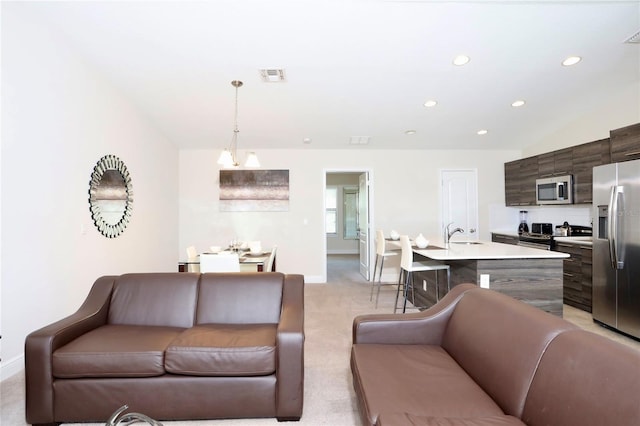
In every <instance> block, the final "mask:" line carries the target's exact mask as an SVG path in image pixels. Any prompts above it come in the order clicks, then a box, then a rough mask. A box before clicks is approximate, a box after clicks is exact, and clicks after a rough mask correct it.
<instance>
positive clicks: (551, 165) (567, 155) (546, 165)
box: [535, 148, 573, 178]
mask: <svg viewBox="0 0 640 426" xmlns="http://www.w3.org/2000/svg"><path fill="white" fill-rule="evenodd" d="M535 158H536V160H537V163H538V175H537V177H539V178H547V177H552V176H564V175H570V174H571V172H572V170H573V150H572V148H565V149H559V150H557V151H552V152H547V153H545V154H540V155H538V156H536V157H535Z"/></svg>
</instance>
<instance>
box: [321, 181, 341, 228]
mask: <svg viewBox="0 0 640 426" xmlns="http://www.w3.org/2000/svg"><path fill="white" fill-rule="evenodd" d="M325 197H326V198H325V208H326V210H325V216H324V217H325V228H326V230H327V234H332V235H335V234H337V233H338V188H337V187H335V186H331V187H329V186H328V187H327V188H326V191H325Z"/></svg>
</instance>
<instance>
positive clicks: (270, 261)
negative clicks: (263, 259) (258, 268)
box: [263, 245, 278, 272]
mask: <svg viewBox="0 0 640 426" xmlns="http://www.w3.org/2000/svg"><path fill="white" fill-rule="evenodd" d="M277 249H278V246H276V245H274V246H273V248H272V249H271V254H270V255H269V259H268V260H267V265H266V268H264V270H263V271H264V272H272V269H273V265H274V263H275V261H276V250H277ZM273 272H275V271H273Z"/></svg>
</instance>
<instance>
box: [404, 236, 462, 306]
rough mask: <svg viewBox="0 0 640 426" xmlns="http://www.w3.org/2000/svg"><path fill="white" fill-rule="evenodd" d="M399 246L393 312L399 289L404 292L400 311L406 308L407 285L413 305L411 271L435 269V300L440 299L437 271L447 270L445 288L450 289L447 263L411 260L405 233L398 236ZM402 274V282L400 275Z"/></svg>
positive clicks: (409, 242) (410, 250) (409, 244)
mask: <svg viewBox="0 0 640 426" xmlns="http://www.w3.org/2000/svg"><path fill="white" fill-rule="evenodd" d="M400 246H401V247H402V255H401V257H400V277H399V279H398V289H397V291H396V303H395V305H394V307H393V313H394V314H395V313H396V311H397V310H398V296H399V295H400V289H402V292H403V294H404V302H403V304H402V313H403V314H404V313H405V312H406V310H407V298H408V296H409V294H408V293H409V286H411V303H413V305H414V307H416V308H418V307H417V306H415V293H414V290H413V283H412V281H411V279H412V273H413V272H422V271H435V273H436V301H438V300H440V294H439V289H438V271H441V270H446V271H447V290H450V289H451V288H450V284H451V279H450V276H449V265H447V264H445V263H441V262H438V261H435V260H420V261H415V262H414V261H413V249H412V248H411V241H409V237H408V236H407V235H401V236H400ZM403 276H404V283H403V282H402V277H403Z"/></svg>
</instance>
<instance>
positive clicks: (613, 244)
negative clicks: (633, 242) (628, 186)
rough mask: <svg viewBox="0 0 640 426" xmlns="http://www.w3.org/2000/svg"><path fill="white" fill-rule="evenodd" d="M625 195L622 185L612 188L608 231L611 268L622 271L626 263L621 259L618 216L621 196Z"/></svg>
mask: <svg viewBox="0 0 640 426" xmlns="http://www.w3.org/2000/svg"><path fill="white" fill-rule="evenodd" d="M623 193H624V187H623V186H620V185H616V186H612V187H611V198H610V199H609V217H608V218H607V219H608V222H609V229H608V230H607V231H608V233H609V257H610V260H611V267H612V268H613V269H622V268H624V261H622V260H620V259H619V256H618V254H619V252H620V251H619V249H618V244H619V238H618V219H619V218H620V216H619V214H618V206H619V201H620V196H621V195H622V194H623Z"/></svg>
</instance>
